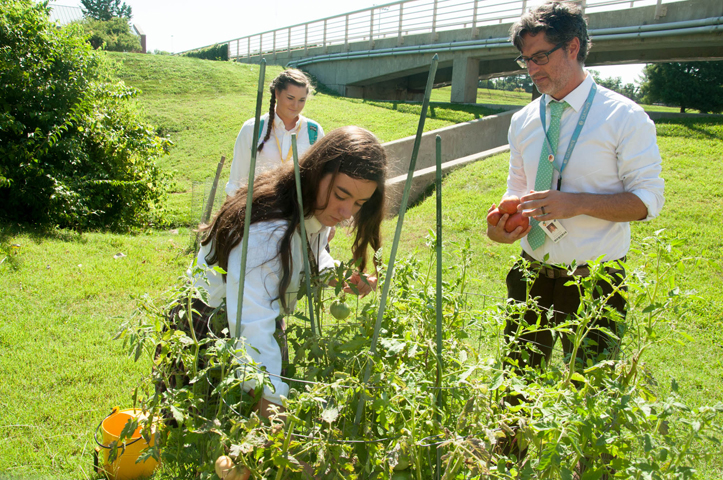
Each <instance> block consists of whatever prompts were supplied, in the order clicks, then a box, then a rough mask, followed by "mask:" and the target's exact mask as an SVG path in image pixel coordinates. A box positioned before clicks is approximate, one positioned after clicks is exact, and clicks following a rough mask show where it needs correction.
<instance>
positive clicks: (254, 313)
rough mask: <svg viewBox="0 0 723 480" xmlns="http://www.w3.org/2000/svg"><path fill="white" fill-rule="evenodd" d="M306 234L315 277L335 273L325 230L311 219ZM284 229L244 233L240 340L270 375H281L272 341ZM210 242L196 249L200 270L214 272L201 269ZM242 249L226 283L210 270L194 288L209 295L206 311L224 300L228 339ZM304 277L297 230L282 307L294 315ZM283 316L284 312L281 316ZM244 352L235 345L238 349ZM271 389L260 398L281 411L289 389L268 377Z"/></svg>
mask: <svg viewBox="0 0 723 480" xmlns="http://www.w3.org/2000/svg"><path fill="white" fill-rule="evenodd" d="M305 226H306V233H307V236H308V237H309V245H310V248H311V250H312V252H314V255H315V256H316V257H317V259H318V265H319V271H322V270H325V269H327V268H333V267H334V260H333V259H332V258H331V255H329V253H328V252H327V251H326V248H325V247H326V244H327V239H328V237H329V227H325V226H323V225H322V224H321V223H320V222H319V221H318V220H317V219H316V217H314V216H311V217H309V218H307V219H306V223H305ZM287 228H288V223H287V222H286V221H283V220H275V221H269V222H259V223H254V224H252V225H251V226H250V227H249V246H248V256H247V259H246V280H245V283H244V298H243V310H242V317H241V337H243V338H244V339H245V343H246V344H247V345H249V346H250V347H253V348H247V349H246V352H247V353H248V355H249V356H250V357H251V358H253V360H254V361H255V362H258V363H260V364H261V365H263V366H265V367H266V369H267V371H268V372H269V373H270V374H272V375H280V374H281V366H282V365H281V350H280V348H279V344H278V342H277V341H276V339H275V338H274V332H275V331H276V318H277V317H278V316H279V315H280V314H281V313H282V311H281V302H280V301H279V300H278V299H276V300H274V298H276V297H278V295H279V283H280V282H281V277H282V275H283V272H282V268H281V260H280V257H279V255H278V251H279V242H280V241H281V237H282V236H283V235H284V232H285V231H286V229H287ZM212 243H213V242H209V243H208V244H207V245H205V246H201V250H200V251H199V252H198V257H197V264H198V265H199V266H200V267H202V268H203V267H214V266H215V265H208V264H207V263H206V256H207V255H208V254H209V252H210V251H211V248H213V247H212ZM241 245H242V244H241V243H239V244H238V245H237V246H236V247H234V248H233V249H232V250H231V253H230V255H229V259H228V272H227V275H226V281H225V282H224V281H223V276H222V275H221V274H220V273H218V272H216V271H214V270H212V269H210V268H209V270H208V271H207V273H206V275H207V282H204V281H203V279H202V278H197V279H196V285H197V286H199V287H203V288H205V289H206V290H207V291H208V305H209V306H211V307H218V306H219V305H221V303H222V302H223V300H224V299H225V300H226V315H227V316H228V323H229V334H230V335H231V336H234V335H235V334H236V312H237V306H238V287H239V278H240V272H241ZM303 271H304V257H303V245H302V243H301V235H300V233H299V230H298V229H297V231H296V232H295V233H294V235H293V236H292V237H291V280H290V283H289V287H288V288H287V290H286V305H287V306H288V308H289V311H293V309H294V307H295V305H296V294H297V292H298V290H299V284H300V276H301V274H302V272H303ZM284 313H286V312H284ZM243 346H244V341H243V340H239V342H238V348H241V347H243ZM270 380H271V383H272V384H273V386H274V391H272V390H271V389H270V388H269V387H268V386H266V387H264V395H263V396H264V398H266V399H267V400H269V401H271V402H274V403H276V404H279V405H281V399H280V396H281V395H284V396H288V393H289V386H288V385H287V384H285V383H284V382H282V381H281V379H279V378H278V377H274V376H271V377H270ZM254 387H255V383H254V382H247V383H246V384H244V386H243V388H245V389H253V388H254Z"/></svg>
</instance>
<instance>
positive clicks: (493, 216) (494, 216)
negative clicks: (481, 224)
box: [487, 208, 502, 227]
mask: <svg viewBox="0 0 723 480" xmlns="http://www.w3.org/2000/svg"><path fill="white" fill-rule="evenodd" d="M501 217H502V214H501V213H500V211H499V209H497V208H495V209H494V210H492V211H491V212H490V213H488V214H487V223H489V224H490V225H492V226H493V227H496V226H497V224H498V223H500V218H501Z"/></svg>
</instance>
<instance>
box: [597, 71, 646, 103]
mask: <svg viewBox="0 0 723 480" xmlns="http://www.w3.org/2000/svg"><path fill="white" fill-rule="evenodd" d="M590 73H591V74H592V76H593V78H594V79H595V83H597V84H598V85H600V86H603V87H605V88H607V89H610V90H612V91H613V92H617V93H619V94H620V95H624V96H626V97H628V98H629V99H630V100H632V101H634V102H639V101H640V89H639V88H638V87H636V86H635V84H634V83H626V84H623V79H622V78H620V77H607V78H603V77H602V75H600V72H598V71H597V70H590Z"/></svg>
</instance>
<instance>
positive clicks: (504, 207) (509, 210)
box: [498, 195, 520, 222]
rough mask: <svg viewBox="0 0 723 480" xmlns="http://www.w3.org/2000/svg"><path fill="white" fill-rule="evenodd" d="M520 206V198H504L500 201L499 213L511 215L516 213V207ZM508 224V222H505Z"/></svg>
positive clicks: (513, 196)
mask: <svg viewBox="0 0 723 480" xmlns="http://www.w3.org/2000/svg"><path fill="white" fill-rule="evenodd" d="M519 204H520V198H519V197H518V196H516V195H512V196H510V197H505V198H503V199H502V200H501V201H500V206H499V207H498V208H499V211H500V212H501V213H503V214H505V213H506V214H508V215H512V214H513V213H517V205H519ZM507 221H508V222H509V220H507Z"/></svg>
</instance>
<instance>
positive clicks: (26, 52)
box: [0, 0, 169, 229]
mask: <svg viewBox="0 0 723 480" xmlns="http://www.w3.org/2000/svg"><path fill="white" fill-rule="evenodd" d="M2 6H3V8H2V9H0V45H2V46H3V48H0V217H4V218H6V219H9V220H13V221H18V222H29V223H44V224H51V225H60V226H62V227H74V228H83V229H87V228H112V229H126V228H127V227H130V226H134V225H142V224H148V223H149V222H151V221H153V222H157V221H158V220H159V219H160V218H161V217H160V214H161V213H162V211H163V210H162V206H163V201H164V199H165V196H166V192H167V191H168V188H169V179H168V177H167V175H165V174H164V173H163V172H162V171H161V170H160V169H159V168H158V167H157V165H156V163H155V160H156V159H157V158H159V157H160V156H162V155H164V154H165V151H166V149H167V147H168V146H169V142H168V141H167V140H164V139H161V138H159V137H158V135H157V134H156V132H155V130H154V129H153V128H152V127H151V126H149V125H147V124H145V123H143V122H141V121H139V120H138V115H137V113H136V112H135V110H134V106H133V105H132V103H131V101H130V100H131V99H132V98H133V97H134V96H135V95H136V94H137V92H136V91H135V90H133V89H131V88H129V87H127V86H125V85H124V84H123V83H122V82H116V81H114V80H113V79H112V76H111V74H112V70H111V66H110V64H109V60H108V59H107V58H106V56H105V53H104V52H96V51H94V50H93V49H92V48H91V46H90V45H89V44H88V43H87V42H86V40H85V37H84V35H83V34H82V31H81V28H80V26H79V25H68V26H67V27H65V28H62V29H58V28H56V26H55V25H54V24H53V23H51V22H50V20H49V18H48V6H47V2H46V3H39V4H36V3H35V2H34V0H2Z"/></svg>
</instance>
